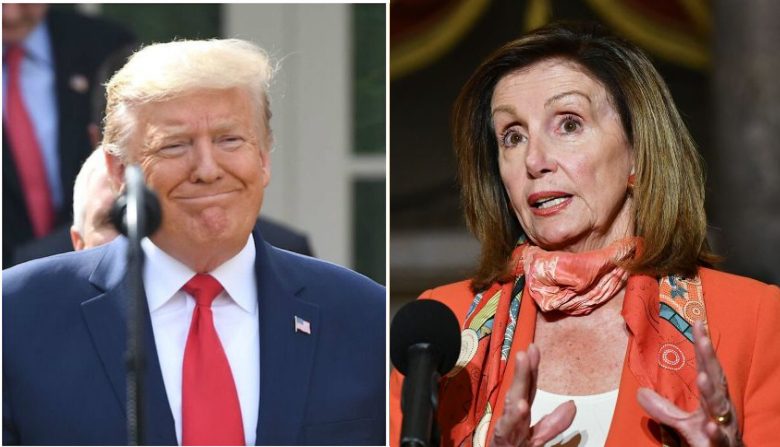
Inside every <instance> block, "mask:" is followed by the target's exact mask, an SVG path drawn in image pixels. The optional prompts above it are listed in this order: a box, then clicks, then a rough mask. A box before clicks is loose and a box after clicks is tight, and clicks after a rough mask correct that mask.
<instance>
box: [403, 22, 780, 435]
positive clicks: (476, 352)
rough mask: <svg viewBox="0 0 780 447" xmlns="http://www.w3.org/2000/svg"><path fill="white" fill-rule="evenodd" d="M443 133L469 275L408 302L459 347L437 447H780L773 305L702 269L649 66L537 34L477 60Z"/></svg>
mask: <svg viewBox="0 0 780 447" xmlns="http://www.w3.org/2000/svg"><path fill="white" fill-rule="evenodd" d="M453 116H454V141H455V149H456V153H457V157H458V161H459V178H460V182H461V187H462V199H463V204H464V209H465V212H466V218H467V221H468V224H469V226H470V228H471V229H472V231H473V232H474V233H475V235H476V236H477V237H478V238H479V240H480V242H481V243H482V257H481V260H480V266H479V269H478V271H477V274H476V275H475V276H474V277H473V278H472V279H471V280H469V281H463V282H459V283H455V284H450V285H447V286H443V287H438V288H435V289H432V290H429V291H427V292H425V293H423V294H422V296H421V298H426V299H434V300H439V301H441V302H443V303H445V304H446V305H447V306H449V307H450V308H451V309H452V310H453V312H454V313H455V315H456V316H457V317H458V320H459V322H460V326H461V330H462V333H461V342H462V343H461V353H460V356H459V358H458V362H457V363H456V366H455V368H454V369H453V370H452V371H451V372H450V373H448V374H447V375H446V376H445V377H444V378H443V379H442V381H441V385H440V390H439V391H440V402H439V409H438V414H437V422H438V428H439V432H440V434H441V444H442V445H445V446H450V445H455V446H461V445H477V446H485V445H488V444H490V445H493V446H542V445H555V446H564V445H565V446H595V445H609V446H625V445H631V446H632V447H633V446H637V447H638V446H658V445H690V446H694V447H698V446H701V447H705V446H740V445H744V444H747V445H751V446H764V445H780V435H776V434H775V430H776V429H777V427H778V423H780V331H778V330H777V328H778V327H780V326H778V325H779V324H780V289H778V288H777V287H776V286H767V285H765V284H762V283H759V282H757V281H753V280H750V279H747V278H742V277H738V276H734V275H729V274H726V273H721V272H717V271H715V270H712V269H710V268H708V267H711V265H712V264H713V262H714V261H716V260H717V257H716V256H715V255H713V254H712V253H711V252H710V250H709V248H708V244H707V241H706V216H705V213H704V185H703V175H702V168H701V162H700V158H699V155H698V153H697V151H696V148H695V146H694V144H693V141H692V139H691V137H690V135H689V133H688V131H687V129H686V128H685V125H684V123H683V122H682V119H681V118H680V116H679V113H678V112H677V110H676V108H675V106H674V103H673V101H672V98H671V96H670V94H669V91H668V89H667V87H666V85H665V83H664V82H663V80H662V79H661V77H660V76H659V75H658V73H657V71H656V70H655V68H654V67H653V66H652V64H651V63H650V61H649V60H648V59H647V57H646V56H645V55H644V54H643V53H642V52H641V51H640V50H639V49H638V48H636V47H635V46H633V45H632V44H630V43H627V42H625V41H622V40H620V39H618V38H616V37H614V36H612V35H610V34H608V33H607V32H606V31H604V30H603V29H602V28H598V27H595V26H588V25H580V24H553V25H549V26H547V27H544V28H541V29H539V30H537V31H534V32H532V33H530V34H528V35H526V36H524V37H522V38H520V39H518V40H516V41H513V42H510V43H508V44H506V45H505V46H504V47H502V48H500V49H499V50H497V51H496V52H495V53H494V54H493V55H491V56H490V57H489V58H488V59H487V60H486V61H485V62H484V63H483V64H482V65H481V66H480V67H479V68H478V69H477V71H476V72H475V73H474V75H473V76H472V77H471V79H470V80H469V81H468V83H467V84H466V86H465V87H464V89H463V91H462V92H461V95H460V97H459V98H458V101H457V102H456V105H455V110H454V115H453ZM402 382H403V377H402V376H401V375H400V374H399V373H398V372H396V371H394V372H393V373H392V375H391V384H390V388H391V421H390V425H391V444H393V445H398V444H399V441H400V426H401V418H402V415H401V413H400V403H399V395H400V390H401V386H402Z"/></svg>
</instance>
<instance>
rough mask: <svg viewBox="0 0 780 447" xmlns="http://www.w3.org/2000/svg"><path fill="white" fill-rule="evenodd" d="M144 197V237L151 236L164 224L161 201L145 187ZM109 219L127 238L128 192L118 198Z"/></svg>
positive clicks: (110, 211)
mask: <svg viewBox="0 0 780 447" xmlns="http://www.w3.org/2000/svg"><path fill="white" fill-rule="evenodd" d="M141 191H143V195H144V199H143V200H144V211H145V217H146V222H145V225H144V227H145V228H144V229H143V236H151V235H152V234H154V232H155V231H157V229H158V228H160V224H161V223H162V209H161V208H160V199H158V198H157V194H155V193H154V192H153V191H152V190H150V189H149V188H147V187H146V186H143V187H142V188H141ZM108 215H109V219H110V220H111V223H112V224H113V225H114V228H116V229H117V231H119V232H120V233H122V234H124V235H125V236H127V191H125V192H123V193H122V194H120V195H119V197H117V198H116V200H115V201H114V203H113V205H111V209H110V210H109V212H108Z"/></svg>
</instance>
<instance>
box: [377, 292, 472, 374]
mask: <svg viewBox="0 0 780 447" xmlns="http://www.w3.org/2000/svg"><path fill="white" fill-rule="evenodd" d="M418 343H429V344H431V345H432V346H433V347H434V348H435V349H436V350H437V351H438V352H439V353H440V354H441V360H440V361H439V365H438V368H437V370H438V371H439V374H441V375H445V374H447V373H448V372H450V370H451V369H452V368H453V367H454V366H455V362H457V361H458V356H459V355H460V324H459V323H458V319H457V318H456V317H455V314H453V313H452V311H451V310H450V308H449V307H447V306H445V305H444V304H442V303H440V302H439V301H435V300H429V299H421V300H416V301H412V302H411V303H408V304H406V305H404V306H403V307H401V309H399V310H398V313H396V315H395V317H394V318H393V322H392V323H391V324H390V360H391V361H392V362H393V365H394V366H395V367H396V369H398V371H400V372H401V373H402V374H406V372H407V367H408V363H409V358H408V356H407V352H408V349H409V347H410V346H413V345H416V344H418Z"/></svg>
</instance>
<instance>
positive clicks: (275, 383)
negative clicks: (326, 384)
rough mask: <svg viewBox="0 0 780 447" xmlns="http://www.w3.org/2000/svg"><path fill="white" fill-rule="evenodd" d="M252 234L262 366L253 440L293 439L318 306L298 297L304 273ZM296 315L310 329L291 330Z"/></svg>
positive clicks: (300, 413) (314, 340)
mask: <svg viewBox="0 0 780 447" xmlns="http://www.w3.org/2000/svg"><path fill="white" fill-rule="evenodd" d="M254 238H255V243H256V250H257V251H256V253H257V255H256V261H255V271H256V274H257V297H258V309H259V312H258V314H259V319H260V368H261V369H260V408H259V415H258V424H257V425H258V426H257V444H258V445H261V444H296V443H300V442H301V437H300V436H301V428H302V424H303V418H304V410H305V408H306V404H307V402H306V396H307V395H308V389H309V379H310V374H311V370H312V365H313V361H314V353H315V349H316V346H317V337H318V333H319V331H320V330H321V328H320V321H319V307H317V306H316V305H314V304H311V303H308V302H306V301H303V300H301V299H299V298H298V297H297V295H298V294H299V293H300V292H301V291H302V290H303V288H304V286H303V278H298V277H297V275H295V273H294V272H289V271H284V270H283V268H282V267H281V266H280V265H278V263H277V259H276V256H277V255H276V254H275V253H274V252H273V249H271V248H268V246H266V245H265V243H264V242H263V240H262V238H261V237H260V235H259V234H258V233H257V232H255V233H254ZM296 316H297V317H299V318H301V319H303V320H305V321H307V322H308V323H309V325H310V327H311V334H306V333H304V332H301V331H298V332H296V331H295V323H294V319H295V317H296Z"/></svg>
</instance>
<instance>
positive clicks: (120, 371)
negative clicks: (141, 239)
mask: <svg viewBox="0 0 780 447" xmlns="http://www.w3.org/2000/svg"><path fill="white" fill-rule="evenodd" d="M126 246H127V241H126V240H125V239H124V238H122V237H120V238H117V240H116V241H114V242H112V243H111V244H109V245H108V246H107V250H106V254H105V255H104V257H103V259H102V260H101V261H100V263H99V264H98V266H97V268H96V269H95V271H94V272H93V273H92V275H91V276H90V282H91V283H93V284H94V285H95V286H96V287H98V288H99V289H100V290H103V291H104V292H103V293H102V294H100V295H98V296H96V297H94V298H91V299H89V300H87V301H85V302H83V303H82V304H81V309H82V313H83V315H84V320H85V322H86V324H87V327H88V329H89V332H90V335H91V337H92V342H93V344H94V346H95V350H96V351H97V354H98V356H99V357H100V360H101V362H102V364H103V368H104V371H105V373H106V375H107V376H108V378H109V380H110V381H111V385H112V386H113V389H114V397H115V398H116V402H117V404H118V405H120V406H121V408H122V411H125V409H126V405H127V394H126V393H127V391H126V374H127V373H126V370H125V361H124V356H125V349H126V345H127V335H126V328H127V320H126V317H127V313H128V306H129V297H128V296H127V290H128V287H127V282H128V281H127V277H126V263H125V256H126V251H125V247H126ZM144 307H145V308H146V300H144ZM144 315H145V318H144V333H143V337H144V343H143V345H144V350H145V354H146V355H145V357H146V369H145V373H144V376H143V386H144V388H145V392H144V408H143V417H144V426H145V430H144V439H143V442H144V443H145V444H168V445H175V444H176V432H175V427H174V422H173V415H172V414H171V409H170V405H169V404H168V395H167V394H166V392H165V384H164V383H163V380H162V373H161V371H160V363H159V361H158V359H157V349H156V347H155V343H154V333H153V331H152V325H151V320H150V318H149V311H148V308H146V311H145V312H144Z"/></svg>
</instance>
